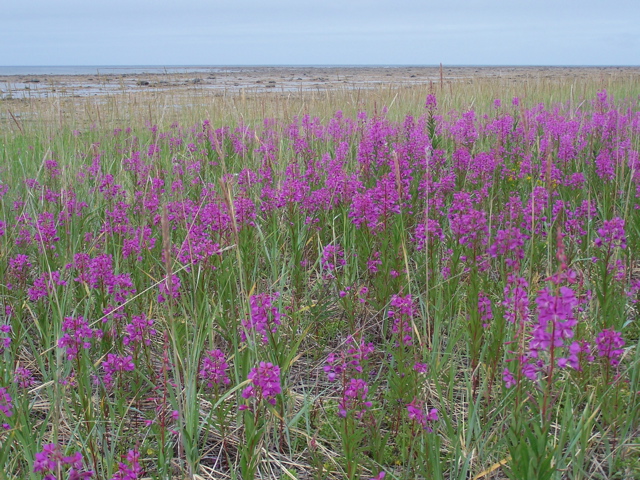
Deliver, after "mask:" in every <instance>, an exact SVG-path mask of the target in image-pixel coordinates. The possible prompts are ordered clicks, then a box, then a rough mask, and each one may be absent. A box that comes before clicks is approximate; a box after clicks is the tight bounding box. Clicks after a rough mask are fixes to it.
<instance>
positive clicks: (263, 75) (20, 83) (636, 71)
mask: <svg viewBox="0 0 640 480" xmlns="http://www.w3.org/2000/svg"><path fill="white" fill-rule="evenodd" d="M123 70H124V71H125V73H101V72H100V69H99V68H96V72H95V74H78V75H61V74H38V75H24V74H23V75H4V76H3V75H0V99H4V100H10V99H20V98H49V97H90V96H100V95H118V94H122V93H131V92H149V91H153V92H162V91H169V90H171V91H174V92H175V91H176V90H193V89H199V90H212V91H213V92H226V93H233V92H240V91H244V92H247V93H249V92H292V91H324V90H331V89H349V88H372V87H375V86H379V85H394V86H402V85H404V86H410V85H425V84H426V85H428V84H432V83H433V84H438V83H440V82H460V81H467V82H472V81H474V80H476V79H487V78H496V79H500V80H501V81H513V82H519V81H526V80H542V79H549V80H554V79H568V78H585V77H594V76H595V77H596V78H597V77H602V79H603V80H604V79H606V78H608V77H614V76H617V77H620V76H640V67H471V66H468V67H447V66H443V67H442V69H441V68H440V67H419V66H415V67H414V66H406V67H189V68H187V67H185V69H184V71H183V72H181V71H179V70H180V69H177V68H176V69H174V70H173V71H166V72H163V71H158V70H161V69H160V68H154V69H151V70H150V71H149V72H144V71H136V72H135V73H126V70H125V69H123ZM140 70H143V69H140Z"/></svg>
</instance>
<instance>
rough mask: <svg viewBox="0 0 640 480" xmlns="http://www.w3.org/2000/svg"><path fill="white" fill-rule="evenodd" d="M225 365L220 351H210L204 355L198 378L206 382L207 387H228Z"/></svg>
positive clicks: (227, 366) (228, 381)
mask: <svg viewBox="0 0 640 480" xmlns="http://www.w3.org/2000/svg"><path fill="white" fill-rule="evenodd" d="M228 368H229V365H228V364H227V362H226V360H225V358H224V353H222V350H210V351H208V352H207V353H206V354H205V357H204V359H203V360H202V368H201V369H200V372H199V375H200V378H201V379H202V380H204V381H206V382H207V387H209V388H213V387H214V386H216V385H229V383H230V380H229V377H228V376H227V369H228Z"/></svg>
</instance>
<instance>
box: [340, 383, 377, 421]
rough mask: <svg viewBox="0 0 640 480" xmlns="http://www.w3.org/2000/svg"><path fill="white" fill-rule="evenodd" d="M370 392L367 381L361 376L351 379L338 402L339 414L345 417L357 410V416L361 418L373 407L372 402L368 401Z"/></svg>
mask: <svg viewBox="0 0 640 480" xmlns="http://www.w3.org/2000/svg"><path fill="white" fill-rule="evenodd" d="M368 393H369V386H368V385H367V382H365V381H364V380H362V379H361V378H352V379H350V380H349V383H348V384H347V387H346V388H345V389H344V392H343V395H342V400H341V401H340V403H339V404H338V415H339V416H341V417H343V418H345V417H346V416H347V415H348V413H349V412H350V411H355V415H356V418H361V417H362V415H364V413H365V412H366V410H367V409H368V408H371V402H369V401H367V394H368Z"/></svg>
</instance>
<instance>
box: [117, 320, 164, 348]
mask: <svg viewBox="0 0 640 480" xmlns="http://www.w3.org/2000/svg"><path fill="white" fill-rule="evenodd" d="M152 326H153V320H152V319H150V318H147V316H146V315H145V314H144V313H143V314H142V315H139V316H134V317H133V318H132V319H131V323H128V324H127V325H125V327H124V329H125V331H126V332H127V333H126V334H125V336H124V338H123V339H122V343H123V344H125V345H130V344H133V345H139V344H141V343H144V344H145V345H146V346H149V345H151V338H152V337H153V336H154V335H155V334H156V331H155V330H154V329H153V328H151V327H152Z"/></svg>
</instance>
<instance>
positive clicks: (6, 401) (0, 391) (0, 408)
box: [0, 387, 13, 429]
mask: <svg viewBox="0 0 640 480" xmlns="http://www.w3.org/2000/svg"><path fill="white" fill-rule="evenodd" d="M0 412H2V414H3V415H4V416H5V417H7V418H9V417H12V416H13V399H12V398H11V395H9V393H8V392H7V389H6V388H4V387H0ZM2 427H3V428H5V429H7V428H10V426H9V424H7V423H3V424H2Z"/></svg>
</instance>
